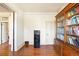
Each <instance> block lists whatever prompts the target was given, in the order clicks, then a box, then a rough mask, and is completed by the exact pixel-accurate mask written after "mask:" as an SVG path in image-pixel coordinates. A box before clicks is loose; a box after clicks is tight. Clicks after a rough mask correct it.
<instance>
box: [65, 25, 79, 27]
mask: <svg viewBox="0 0 79 59" xmlns="http://www.w3.org/2000/svg"><path fill="white" fill-rule="evenodd" d="M66 26H67V27H71V26H79V24H72V25H66Z"/></svg>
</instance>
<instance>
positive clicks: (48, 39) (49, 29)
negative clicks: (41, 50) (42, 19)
mask: <svg viewBox="0 0 79 59" xmlns="http://www.w3.org/2000/svg"><path fill="white" fill-rule="evenodd" d="M52 25H53V24H52V22H51V21H47V22H46V23H45V26H46V32H45V38H46V39H45V41H46V45H50V44H52V42H53V38H52V37H53V32H52V30H53V29H52V28H53V26H52Z"/></svg>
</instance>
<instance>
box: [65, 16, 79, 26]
mask: <svg viewBox="0 0 79 59" xmlns="http://www.w3.org/2000/svg"><path fill="white" fill-rule="evenodd" d="M66 24H67V25H73V24H79V15H76V16H73V17H72V18H70V20H66Z"/></svg>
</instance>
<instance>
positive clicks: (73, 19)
mask: <svg viewBox="0 0 79 59" xmlns="http://www.w3.org/2000/svg"><path fill="white" fill-rule="evenodd" d="M71 23H72V24H78V22H77V19H76V17H75V16H73V17H72V18H71Z"/></svg>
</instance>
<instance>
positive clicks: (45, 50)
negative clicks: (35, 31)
mask: <svg viewBox="0 0 79 59" xmlns="http://www.w3.org/2000/svg"><path fill="white" fill-rule="evenodd" d="M0 56H58V54H57V53H56V52H55V50H54V48H53V46H52V45H46V46H41V47H40V48H34V47H33V46H29V47H26V46H24V47H22V48H21V49H20V50H19V51H17V52H11V51H10V46H9V45H8V43H7V42H6V43H4V44H2V45H0Z"/></svg>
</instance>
